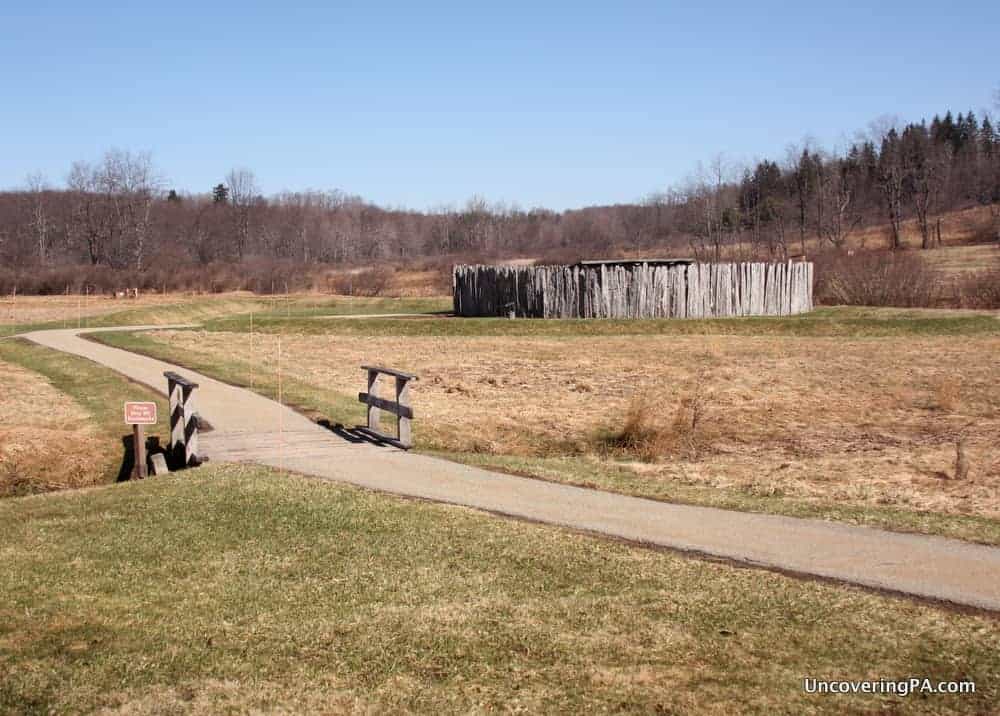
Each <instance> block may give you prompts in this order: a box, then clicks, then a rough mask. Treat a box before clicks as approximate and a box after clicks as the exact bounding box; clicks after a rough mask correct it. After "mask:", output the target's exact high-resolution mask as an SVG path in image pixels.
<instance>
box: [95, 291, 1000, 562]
mask: <svg viewBox="0 0 1000 716" xmlns="http://www.w3.org/2000/svg"><path fill="white" fill-rule="evenodd" d="M206 327H207V329H208V330H199V331H157V332H153V333H149V334H135V335H128V334H113V335H105V336H102V337H101V340H103V341H106V342H109V343H112V344H113V345H118V346H122V347H126V348H129V349H131V350H138V351H140V352H144V353H149V354H152V355H155V356H158V357H162V358H166V359H172V360H176V361H180V362H182V363H184V364H186V365H188V366H189V367H191V368H194V369H197V370H200V371H204V372H207V373H209V374H212V375H216V376H218V377H220V378H222V379H224V380H226V381H228V382H231V383H236V384H240V385H249V384H250V381H251V378H252V380H253V382H254V389H255V390H257V391H260V392H262V393H264V394H268V395H271V396H274V395H276V393H277V390H276V388H277V385H276V380H275V377H276V372H277V371H276V369H277V364H276V359H277V342H278V339H279V337H280V339H281V342H282V360H283V373H284V375H285V376H286V377H287V376H292V377H291V378H289V379H287V381H286V383H285V387H284V395H285V399H286V401H287V402H289V403H291V404H293V405H296V406H298V407H299V408H301V409H303V410H304V411H305V412H307V413H308V414H310V415H312V416H314V417H321V416H322V417H328V418H331V419H333V420H335V421H340V422H343V423H345V424H353V423H356V422H359V421H360V419H361V411H360V406H359V405H358V403H357V401H356V394H357V391H358V390H359V389H360V388H361V387H362V386H361V381H362V373H361V371H360V370H359V366H360V365H361V364H363V363H371V362H376V363H381V364H385V365H390V366H394V367H398V368H401V369H404V370H408V371H412V372H415V373H417V374H418V375H420V380H419V381H418V382H417V383H416V384H415V385H414V387H413V393H414V396H413V399H414V404H415V406H416V411H417V416H418V417H417V421H416V436H417V440H418V447H419V448H420V449H423V450H428V451H433V452H435V453H437V454H440V455H444V456H448V457H451V458H453V459H457V460H461V461H465V462H471V463H474V464H477V465H484V466H488V467H493V468H497V469H503V470H509V471H513V472H517V473H518V474H526V475H532V476H538V477H543V478H545V479H553V480H559V481H565V482H571V483H574V484H584V485H590V486H596V487H601V488H603V489H610V490H615V491H620V492H626V493H630V494H637V495H643V496H648V497H654V498H659V499H667V500H675V501H683V502H692V503H697V504H710V505H717V506H724V507H730V508H734V509H747V510H755V511H768V512H780V513H784V514H792V515H799V516H817V517H825V518H830V519H838V520H845V521H850V522H856V523H863V524H871V525H878V526H883V527H889V528H893V529H899V530H907V531H919V532H931V533H937V534H944V535H949V536H955V537H960V538H962V539H968V540H973V541H980V542H986V543H991V544H1000V452H998V450H997V441H996V435H997V434H998V433H1000V380H998V378H1000V368H998V367H997V364H996V362H995V361H993V360H991V358H990V356H993V355H996V354H997V353H998V351H1000V320H998V319H997V317H996V315H995V314H991V313H970V312H960V311H899V310H891V309H890V310H874V309H822V310H820V311H817V312H815V313H814V314H810V315H809V316H802V317H795V318H783V319H751V320H746V321H736V320H719V321H632V322H629V321H507V320H499V319H497V320H494V319H474V320H458V319H449V318H412V319H372V320H351V321H316V320H312V319H308V318H301V319H297V318H295V317H291V318H289V317H282V316H275V315H271V316H266V315H264V316H261V317H259V318H257V319H255V333H254V334H253V336H252V337H251V335H250V334H249V333H248V332H246V329H248V328H249V325H248V322H245V321H243V319H241V318H239V317H234V318H223V319H218V320H214V321H210V322H209V323H208V324H207V325H206ZM258 328H259V329H260V330H259V331H258ZM238 329H239V330H238ZM637 405H648V406H651V409H650V410H648V411H646V414H645V415H644V417H643V420H644V421H645V422H644V425H643V426H640V428H641V430H645V431H646V432H648V433H649V436H648V437H649V439H648V440H647V439H646V438H645V437H643V436H642V435H639V441H638V442H639V443H641V444H629V443H628V440H627V439H626V440H623V439H622V431H623V430H624V429H625V427H626V425H627V424H628V423H629V417H630V414H631V413H632V412H634V410H635V407H636V406H637ZM695 409H697V411H698V418H697V421H696V422H697V425H696V426H694V427H693V428H692V427H691V422H692V411H693V410H695ZM641 430H640V432H641ZM627 437H628V436H626V438H627ZM959 440H962V441H963V446H964V449H965V450H966V453H967V455H968V456H969V458H970V464H971V471H970V479H968V480H961V481H960V480H955V479H952V478H953V477H954V474H955V459H956V451H957V442H958V441H959Z"/></svg>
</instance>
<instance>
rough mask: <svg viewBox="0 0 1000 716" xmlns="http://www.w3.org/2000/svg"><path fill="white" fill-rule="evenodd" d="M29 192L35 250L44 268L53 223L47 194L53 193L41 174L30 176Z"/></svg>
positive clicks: (27, 181) (27, 183)
mask: <svg viewBox="0 0 1000 716" xmlns="http://www.w3.org/2000/svg"><path fill="white" fill-rule="evenodd" d="M25 184H26V186H27V191H28V212H29V216H30V222H29V223H30V226H31V232H32V237H33V238H34V244H35V248H36V250H37V252H38V263H40V264H42V265H43V266H44V265H45V264H46V263H48V256H49V235H50V234H51V230H52V222H51V220H50V218H49V211H48V201H47V199H46V194H47V193H48V192H49V191H51V188H50V187H49V184H48V182H47V181H46V179H45V177H44V176H42V175H41V174H40V173H35V174H29V175H28V178H27V180H26V181H25Z"/></svg>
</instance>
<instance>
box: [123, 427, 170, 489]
mask: <svg viewBox="0 0 1000 716" xmlns="http://www.w3.org/2000/svg"><path fill="white" fill-rule="evenodd" d="M122 449H123V453H122V464H121V467H120V468H118V477H116V478H115V482H127V481H128V480H131V479H132V470H133V469H134V468H135V436H134V435H133V434H131V433H129V434H128V435H123V436H122ZM156 453H162V454H163V456H164V457H165V458H166V457H168V456H167V451H166V450H165V449H164V448H163V446H162V445H160V438H159V437H158V436H156V435H147V436H146V474H147V475H151V474H152V470H151V469H150V464H149V458H150V457H152V456H153V455H154V454H156ZM168 462H169V461H168Z"/></svg>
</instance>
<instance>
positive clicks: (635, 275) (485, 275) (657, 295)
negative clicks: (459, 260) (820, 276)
mask: <svg viewBox="0 0 1000 716" xmlns="http://www.w3.org/2000/svg"><path fill="white" fill-rule="evenodd" d="M812 284H813V265H812V264H811V263H791V262H789V263H776V264H767V263H734V264H704V263H702V264H699V263H694V262H689V261H670V260H663V261H655V260H649V261H642V260H636V261H621V262H582V263H579V264H575V265H573V266H455V268H454V271H453V275H452V290H453V301H454V309H455V313H456V314H457V315H459V316H508V317H509V316H511V315H514V316H517V317H521V318H714V317H725V316H787V315H792V314H797V313H806V312H808V311H811V310H812V307H813V299H812Z"/></svg>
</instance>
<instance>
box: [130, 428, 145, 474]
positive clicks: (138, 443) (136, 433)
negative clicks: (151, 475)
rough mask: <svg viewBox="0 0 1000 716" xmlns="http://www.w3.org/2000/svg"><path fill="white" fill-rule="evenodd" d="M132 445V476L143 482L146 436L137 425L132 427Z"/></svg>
mask: <svg viewBox="0 0 1000 716" xmlns="http://www.w3.org/2000/svg"><path fill="white" fill-rule="evenodd" d="M132 445H133V447H134V449H135V467H133V468H132V475H133V476H134V477H135V478H137V479H139V480H144V479H145V478H146V436H145V435H144V434H143V429H142V425H140V424H139V423H136V424H135V425H133V426H132Z"/></svg>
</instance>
